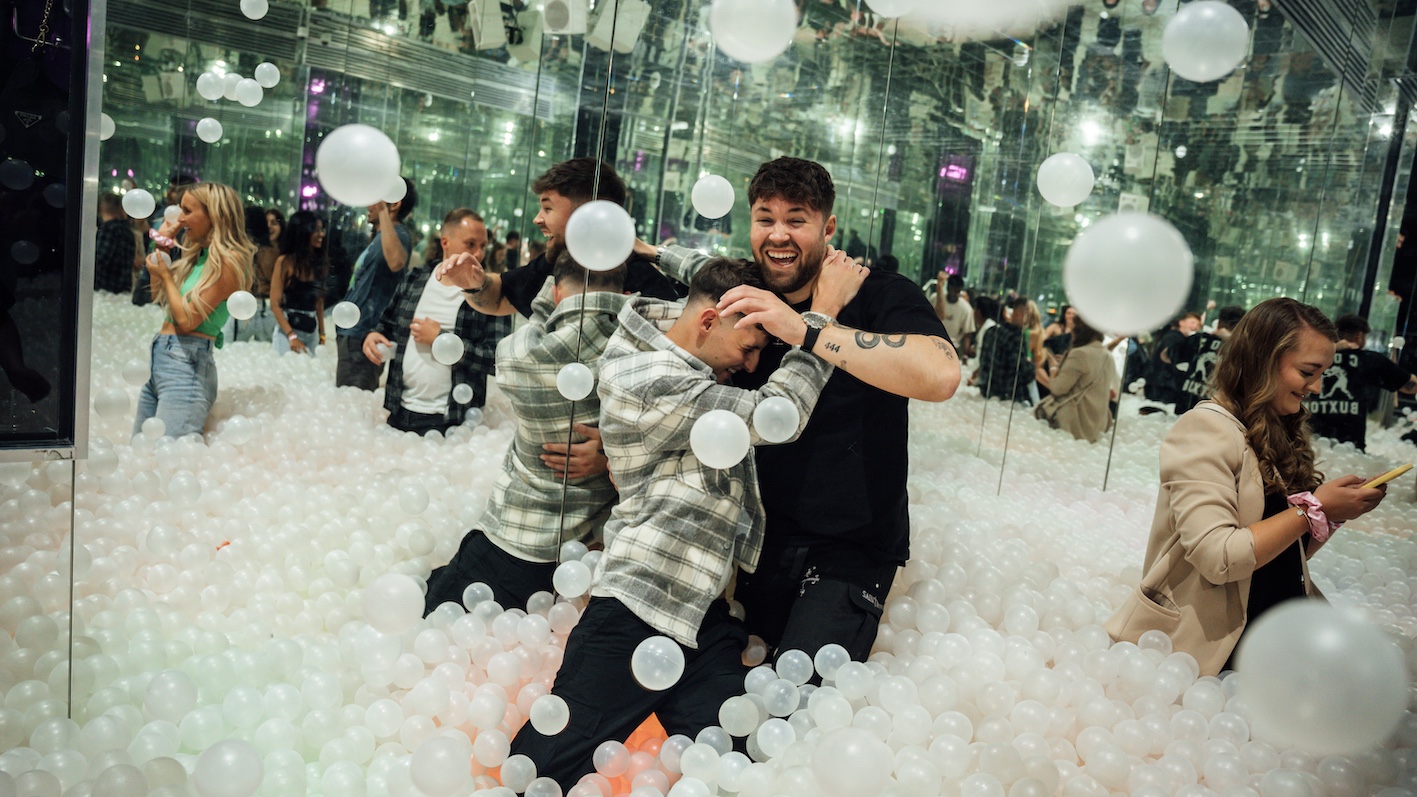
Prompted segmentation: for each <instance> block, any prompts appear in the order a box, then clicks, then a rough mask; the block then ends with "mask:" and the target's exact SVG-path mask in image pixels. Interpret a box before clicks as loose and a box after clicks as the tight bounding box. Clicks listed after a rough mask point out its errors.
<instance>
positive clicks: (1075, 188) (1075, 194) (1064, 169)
mask: <svg viewBox="0 0 1417 797" xmlns="http://www.w3.org/2000/svg"><path fill="white" fill-rule="evenodd" d="M1037 179H1038V193H1040V194H1042V195H1043V198H1044V199H1046V200H1048V202H1049V203H1051V204H1054V205H1057V206H1058V207H1061V208H1070V207H1073V206H1074V205H1078V204H1081V203H1082V201H1083V200H1084V199H1087V198H1088V196H1089V195H1091V194H1092V187H1093V184H1094V182H1095V180H1096V177H1095V175H1094V174H1093V173H1092V167H1091V166H1089V165H1088V163H1087V161H1086V160H1084V159H1083V158H1082V156H1081V155H1077V154H1074V153H1072V152H1059V153H1057V154H1056V155H1050V156H1049V157H1048V158H1047V159H1046V160H1044V161H1043V163H1042V164H1040V165H1039V166H1038V178H1037Z"/></svg>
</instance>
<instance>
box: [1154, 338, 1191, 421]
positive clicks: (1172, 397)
mask: <svg viewBox="0 0 1417 797" xmlns="http://www.w3.org/2000/svg"><path fill="white" fill-rule="evenodd" d="M1185 339H1186V335H1185V333H1184V332H1181V331H1179V330H1175V329H1168V330H1166V331H1165V332H1163V333H1162V334H1161V337H1160V338H1159V339H1158V340H1157V341H1156V347H1155V348H1154V349H1153V350H1152V354H1151V371H1150V373H1148V374H1147V376H1146V397H1147V398H1149V399H1151V400H1152V401H1164V402H1167V403H1172V404H1174V403H1175V402H1176V401H1177V396H1178V394H1179V393H1180V392H1181V379H1182V374H1181V371H1180V369H1178V368H1177V367H1176V363H1178V362H1180V360H1177V359H1176V355H1175V354H1171V353H1169V352H1170V351H1171V350H1172V349H1173V348H1175V346H1176V345H1177V344H1179V343H1181V342H1182V341H1184V340H1185ZM1162 352H1168V354H1167V355H1166V356H1167V357H1169V358H1170V360H1171V363H1170V364H1169V365H1168V364H1167V363H1166V361H1165V360H1162V359H1161V353H1162Z"/></svg>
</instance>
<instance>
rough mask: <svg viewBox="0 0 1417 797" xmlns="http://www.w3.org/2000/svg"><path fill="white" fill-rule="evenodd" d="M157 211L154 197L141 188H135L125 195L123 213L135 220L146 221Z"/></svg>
mask: <svg viewBox="0 0 1417 797" xmlns="http://www.w3.org/2000/svg"><path fill="white" fill-rule="evenodd" d="M154 210H157V201H156V200H154V199H153V195H152V194H149V193H148V192H147V191H144V190H143V189H141V188H134V189H132V190H130V191H128V192H127V193H126V194H124V195H123V212H124V213H127V214H128V215H129V216H132V217H133V218H135V219H146V218H148V217H149V216H151V215H153V211H154Z"/></svg>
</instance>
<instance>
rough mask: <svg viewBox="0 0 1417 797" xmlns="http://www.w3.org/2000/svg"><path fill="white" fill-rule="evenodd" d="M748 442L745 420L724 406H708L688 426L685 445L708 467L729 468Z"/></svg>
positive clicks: (750, 439) (749, 441) (744, 453)
mask: <svg viewBox="0 0 1417 797" xmlns="http://www.w3.org/2000/svg"><path fill="white" fill-rule="evenodd" d="M751 445H752V437H751V436H750V435H749V434H748V424H746V423H744V422H743V419H742V418H739V417H738V416H737V415H734V414H733V413H731V412H729V411H728V410H709V411H708V412H706V413H704V414H703V416H702V417H700V418H699V419H698V420H697V421H694V426H693V428H692V429H690V430H689V448H690V449H692V450H693V452H694V456H696V457H698V458H699V461H700V462H702V463H704V464H705V465H707V466H709V467H710V468H719V469H723V468H731V467H733V466H734V465H737V464H738V463H739V462H742V461H743V457H745V456H747V455H748V448H749V446H751Z"/></svg>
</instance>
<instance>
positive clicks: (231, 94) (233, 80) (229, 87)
mask: <svg viewBox="0 0 1417 797" xmlns="http://www.w3.org/2000/svg"><path fill="white" fill-rule="evenodd" d="M240 82H241V75H239V74H237V73H235V72H227V73H226V74H225V75H222V76H221V96H222V97H224V98H226V99H228V100H231V101H232V102H236V86H237V84H239V83H240Z"/></svg>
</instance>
